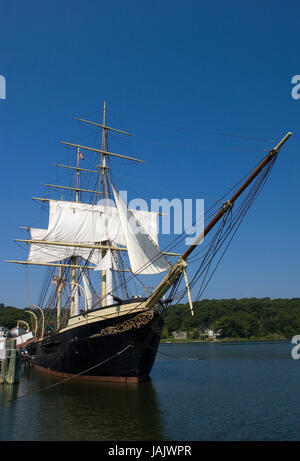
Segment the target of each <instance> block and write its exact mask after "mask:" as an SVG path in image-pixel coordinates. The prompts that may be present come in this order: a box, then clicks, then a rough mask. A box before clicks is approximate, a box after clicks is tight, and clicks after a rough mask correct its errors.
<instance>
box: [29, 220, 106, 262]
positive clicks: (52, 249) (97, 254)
mask: <svg viewBox="0 0 300 461" xmlns="http://www.w3.org/2000/svg"><path fill="white" fill-rule="evenodd" d="M47 232H48V230H47V229H35V228H31V229H30V234H31V239H32V240H43V241H46V240H47V239H46V238H45V236H46V235H47ZM71 256H80V257H82V258H84V259H85V260H89V262H90V263H92V264H99V263H100V261H101V259H102V257H101V251H99V250H92V249H90V248H77V247H71V246H58V245H46V244H44V243H43V244H38V243H32V244H31V245H30V250H29V255H28V259H27V260H28V262H42V263H52V262H55V261H63V260H64V259H67V258H70V257H71Z"/></svg>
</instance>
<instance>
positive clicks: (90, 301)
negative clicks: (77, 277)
mask: <svg viewBox="0 0 300 461" xmlns="http://www.w3.org/2000/svg"><path fill="white" fill-rule="evenodd" d="M81 273H82V283H83V288H84V292H85V296H86V303H87V310H88V311H91V310H92V309H93V306H95V305H96V304H97V301H98V299H97V296H96V294H95V292H94V291H93V290H92V288H91V285H90V282H89V280H88V278H87V276H86V275H85V273H84V271H83V270H81Z"/></svg>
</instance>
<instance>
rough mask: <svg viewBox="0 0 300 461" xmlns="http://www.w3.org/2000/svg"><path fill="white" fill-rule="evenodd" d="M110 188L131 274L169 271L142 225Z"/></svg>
mask: <svg viewBox="0 0 300 461" xmlns="http://www.w3.org/2000/svg"><path fill="white" fill-rule="evenodd" d="M112 188H113V193H114V197H115V202H116V205H117V209H118V212H119V217H120V221H121V226H122V230H123V234H124V237H125V240H126V246H127V251H128V255H129V261H130V265H131V270H132V272H133V273H134V274H157V273H159V272H163V271H166V270H169V269H170V268H171V265H170V263H169V262H168V260H167V258H166V256H165V255H164V254H163V253H162V252H161V251H160V249H159V248H158V246H157V244H156V242H154V241H153V240H152V238H151V236H150V235H149V234H148V232H147V229H146V228H145V227H144V226H143V223H142V222H141V221H139V219H138V218H137V216H136V215H135V214H134V213H133V212H132V211H131V210H129V209H128V208H127V206H126V204H125V203H124V202H123V200H122V199H121V197H120V196H119V194H118V192H117V191H116V189H115V188H114V187H113V186H112ZM148 213H149V212H148Z"/></svg>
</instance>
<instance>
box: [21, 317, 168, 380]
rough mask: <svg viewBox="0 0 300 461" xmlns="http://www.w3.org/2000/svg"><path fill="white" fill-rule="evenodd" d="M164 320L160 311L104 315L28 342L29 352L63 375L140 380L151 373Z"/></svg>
mask: <svg viewBox="0 0 300 461" xmlns="http://www.w3.org/2000/svg"><path fill="white" fill-rule="evenodd" d="M143 315H144V316H145V315H146V318H142V317H141V316H143ZM163 323H164V322H163V319H162V317H161V316H160V314H159V313H158V312H151V313H150V315H149V312H148V313H144V314H143V313H142V314H139V315H138V316H137V315H136V313H135V314H133V313H132V314H127V315H124V316H122V317H121V318H120V317H116V318H113V319H107V320H103V319H102V320H99V321H96V322H93V323H87V324H86V325H81V326H78V327H73V328H70V329H66V331H62V332H59V333H56V334H50V335H48V336H46V337H45V338H44V339H43V340H39V341H34V342H32V343H30V344H27V352H28V354H29V357H30V358H31V361H32V364H33V365H34V366H37V367H41V368H42V369H45V370H47V371H48V372H52V373H55V374H58V375H60V376H73V377H74V376H76V377H77V378H81V379H90V380H104V381H128V382H140V381H143V380H145V379H147V378H148V377H149V375H150V372H151V369H152V367H153V364H154V361H155V358H156V354H157V350H158V346H159V342H160V334H161V329H162V326H163Z"/></svg>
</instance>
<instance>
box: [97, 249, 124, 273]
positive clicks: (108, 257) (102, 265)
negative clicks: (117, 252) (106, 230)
mask: <svg viewBox="0 0 300 461" xmlns="http://www.w3.org/2000/svg"><path fill="white" fill-rule="evenodd" d="M107 270H113V271H117V270H119V268H118V266H117V263H116V261H115V258H114V256H113V254H112V251H111V250H107V251H106V254H105V256H104V258H102V259H101V261H100V262H99V264H98V265H97V267H95V268H94V271H107Z"/></svg>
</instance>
